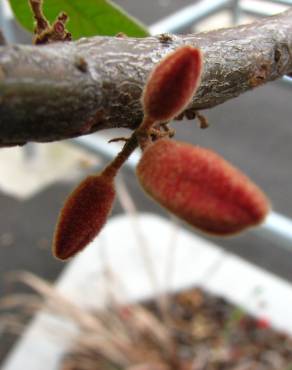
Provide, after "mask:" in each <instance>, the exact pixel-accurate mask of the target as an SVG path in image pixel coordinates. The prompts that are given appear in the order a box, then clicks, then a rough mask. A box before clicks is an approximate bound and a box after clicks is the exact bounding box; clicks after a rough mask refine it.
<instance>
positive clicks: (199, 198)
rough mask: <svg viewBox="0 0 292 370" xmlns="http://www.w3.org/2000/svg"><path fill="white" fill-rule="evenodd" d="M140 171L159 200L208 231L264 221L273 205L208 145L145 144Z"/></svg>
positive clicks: (222, 232)
mask: <svg viewBox="0 0 292 370" xmlns="http://www.w3.org/2000/svg"><path fill="white" fill-rule="evenodd" d="M137 175H138V178H139V180H140V182H141V185H142V186H143V188H144V189H145V190H146V192H147V193H149V195H151V196H152V197H153V198H154V199H155V200H156V201H158V202H159V203H160V204H161V205H163V206H164V207H165V208H167V209H168V210H169V211H171V212H173V213H174V214H175V215H176V216H178V217H180V218H181V219H183V220H184V221H186V222H188V223H189V224H190V225H192V226H194V227H196V228H198V229H200V230H202V231H205V232H208V233H212V234H217V235H228V234H233V233H236V232H239V231H241V230H244V229H246V228H248V227H250V226H253V225H257V224H259V223H260V222H262V221H263V219H264V217H265V216H266V214H267V212H268V210H269V203H268V201H267V199H266V197H265V196H264V194H263V193H262V192H261V190H260V189H259V188H258V187H257V186H256V185H255V184H253V183H252V182H251V181H250V180H249V179H248V178H247V177H246V176H245V175H244V174H243V173H241V172H240V171H239V170H237V169H236V168H234V167H233V166H232V165H231V164H229V163H228V162H227V161H225V160H224V159H223V158H221V157H220V156H219V155H217V154H216V153H214V152H212V151H210V150H208V149H204V148H200V147H194V146H191V145H189V144H185V143H180V142H174V141H172V140H169V139H161V140H158V141H157V142H155V143H154V144H152V145H150V146H149V147H148V148H146V150H145V152H144V153H143V155H142V158H141V160H140V162H139V164H138V167H137Z"/></svg>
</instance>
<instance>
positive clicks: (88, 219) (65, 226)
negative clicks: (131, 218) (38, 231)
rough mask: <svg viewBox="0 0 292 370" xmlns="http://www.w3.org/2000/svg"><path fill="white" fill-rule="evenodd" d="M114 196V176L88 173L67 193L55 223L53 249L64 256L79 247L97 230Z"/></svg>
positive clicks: (100, 226)
mask: <svg viewBox="0 0 292 370" xmlns="http://www.w3.org/2000/svg"><path fill="white" fill-rule="evenodd" d="M114 198H115V189H114V185H113V180H112V179H110V178H108V177H106V176H103V175H97V176H89V177H87V178H86V179H85V180H83V181H82V182H81V184H80V185H79V186H78V187H77V188H76V189H75V190H74V191H73V192H72V193H71V194H70V195H69V197H68V199H67V201H66V202H65V205H64V207H63V209H62V210H61V212H60V215H59V220H58V223H57V226H56V230H55V235H54V241H53V253H54V255H55V256H56V257H57V258H59V259H61V260H66V259H67V258H69V257H72V256H74V255H75V254H76V253H77V252H79V251H81V250H82V249H83V248H84V247H86V245H87V244H88V243H89V242H91V241H92V239H93V238H94V237H95V236H96V235H97V234H98V233H99V232H100V230H101V228H102V227H103V225H104V224H105V222H106V220H107V217H108V215H109V213H110V211H111V209H112V205H113V202H114Z"/></svg>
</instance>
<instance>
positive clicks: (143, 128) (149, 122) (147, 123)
mask: <svg viewBox="0 0 292 370" xmlns="http://www.w3.org/2000/svg"><path fill="white" fill-rule="evenodd" d="M155 123H157V122H156V121H154V120H153V119H152V118H151V117H149V116H144V118H143V121H142V123H141V125H140V126H139V128H138V129H137V131H139V132H148V131H149V130H150V129H151V127H152V126H153V125H154V124H155Z"/></svg>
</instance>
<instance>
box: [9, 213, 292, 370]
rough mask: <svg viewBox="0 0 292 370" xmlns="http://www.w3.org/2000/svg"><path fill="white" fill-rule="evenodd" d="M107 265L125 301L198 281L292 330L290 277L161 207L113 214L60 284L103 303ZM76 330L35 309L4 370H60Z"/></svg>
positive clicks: (82, 300) (78, 298) (87, 300)
mask: <svg viewBox="0 0 292 370" xmlns="http://www.w3.org/2000/svg"><path fill="white" fill-rule="evenodd" d="M247 247H248V246H247ZM145 261H146V262H145ZM147 261H148V262H147ZM105 268H110V270H111V271H112V272H113V274H114V276H115V278H116V280H117V281H118V282H119V285H120V286H122V287H123V289H122V290H123V292H121V291H120V292H118V293H120V299H121V301H128V302H129V301H135V300H141V299H142V298H146V297H151V296H153V294H157V292H158V291H162V290H164V291H165V290H167V291H172V290H179V289H182V288H185V287H190V286H196V285H200V286H202V287H203V288H205V289H206V290H208V291H210V292H213V293H215V294H219V295H221V296H223V297H225V298H227V299H228V300H229V301H230V302H232V303H235V304H237V305H240V306H241V307H243V308H244V309H246V310H247V311H248V312H250V313H252V314H254V315H256V316H259V317H265V318H267V319H268V320H269V321H270V322H271V324H272V325H273V326H274V327H275V328H279V329H280V330H283V331H285V332H288V333H291V334H292V315H291V311H290V310H291V307H292V285H291V284H289V283H287V282H285V281H284V280H282V279H280V278H278V277H276V276H275V275H272V274H270V273H268V272H266V271H264V270H262V269H259V268H258V267H256V266H254V265H252V264H250V263H247V262H245V261H243V260H242V259H240V258H238V257H235V256H233V255H231V254H230V253H227V252H225V251H223V249H221V248H220V247H219V246H217V245H215V244H213V243H210V242H209V241H206V240H204V239H203V238H201V237H198V236H195V235H194V234H192V233H190V232H188V231H186V230H185V229H183V228H181V227H179V226H176V225H174V224H173V223H171V222H169V221H167V220H165V219H163V218H161V217H158V216H156V215H151V214H142V215H139V216H138V217H130V216H118V217H115V218H112V219H111V220H110V222H109V223H108V224H107V225H106V227H105V228H104V230H103V232H102V233H101V234H100V235H99V237H98V238H96V239H95V240H94V242H93V243H92V244H91V245H90V246H89V247H88V248H87V249H86V250H85V251H84V252H82V253H80V254H79V255H78V256H77V257H76V258H74V259H73V260H72V261H71V262H70V263H69V264H68V265H67V267H66V269H65V271H64V272H63V274H62V276H61V278H60V279H59V281H58V283H57V289H58V290H59V291H60V292H62V294H64V295H65V296H66V297H68V298H69V299H71V300H73V301H74V302H76V303H77V304H79V305H82V306H89V307H102V306H103V304H104V302H105V299H106V291H107V290H106V287H105V284H104V279H103V277H104V270H105ZM149 270H153V271H149ZM170 271H172V272H171V273H170ZM149 272H151V276H152V278H149ZM153 276H154V278H153ZM259 291H260V292H261V293H260V294H258V292H259ZM263 303H265V304H263ZM75 332H76V331H75V328H74V327H73V326H72V324H71V323H69V322H66V320H64V319H60V318H57V317H54V316H52V315H49V314H46V313H39V314H37V315H36V317H35V319H34V320H33V321H32V323H31V324H30V326H29V327H28V329H27V330H26V332H25V334H24V336H23V337H22V338H21V339H20V340H19V341H18V343H17V344H16V346H15V347H14V349H13V350H12V351H11V353H10V355H9V356H8V358H7V360H6V362H5V363H4V366H3V367H2V370H20V369H29V370H40V369H42V370H57V369H58V363H59V360H60V357H61V356H62V354H64V352H65V351H66V349H67V348H68V346H69V345H70V340H72V339H73V338H74V333H75ZM66 333H70V335H69V336H68V335H66ZM69 338H71V339H69Z"/></svg>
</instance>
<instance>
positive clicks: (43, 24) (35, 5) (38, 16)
mask: <svg viewBox="0 0 292 370" xmlns="http://www.w3.org/2000/svg"><path fill="white" fill-rule="evenodd" d="M29 3H30V6H31V9H32V12H33V15H34V18H35V20H36V22H37V29H36V32H35V33H36V34H40V33H41V32H43V31H45V30H47V29H48V27H49V26H50V25H49V22H48V21H47V19H46V17H45V16H44V13H43V1H42V0H37V1H36V0H30V1H29Z"/></svg>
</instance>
